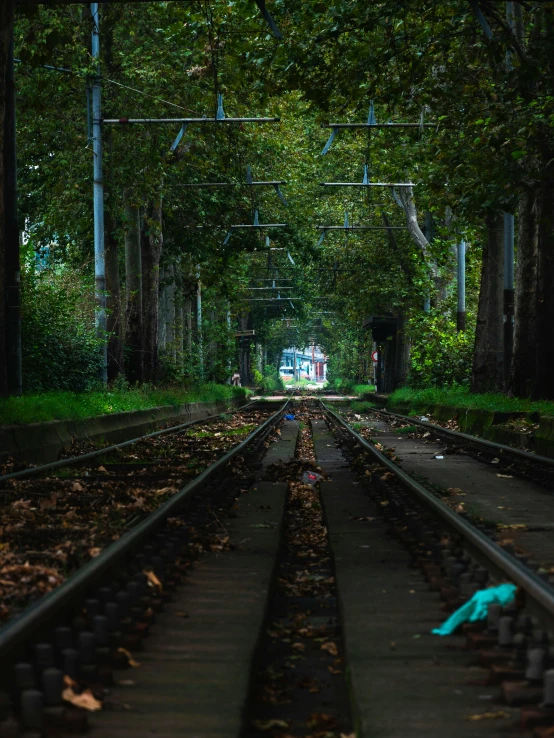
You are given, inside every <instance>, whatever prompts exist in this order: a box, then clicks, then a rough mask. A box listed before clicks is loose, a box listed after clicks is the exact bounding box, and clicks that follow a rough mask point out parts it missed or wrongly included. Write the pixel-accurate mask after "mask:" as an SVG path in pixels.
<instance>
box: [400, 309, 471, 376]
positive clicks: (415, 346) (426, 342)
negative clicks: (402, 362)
mask: <svg viewBox="0 0 554 738" xmlns="http://www.w3.org/2000/svg"><path fill="white" fill-rule="evenodd" d="M410 337H411V339H412V350H411V356H410V373H409V378H408V383H409V385H410V387H429V386H434V387H449V386H453V385H457V386H460V387H463V386H467V385H469V381H470V378H471V364H472V359H473V344H474V341H475V335H474V332H473V330H472V329H471V327H469V329H468V330H466V331H460V332H459V333H458V332H457V331H456V324H455V323H454V321H452V320H451V319H450V317H449V316H448V315H445V314H444V313H442V312H439V311H432V312H431V313H427V314H425V313H424V314H420V315H418V316H417V317H416V318H413V319H412V320H411V321H410Z"/></svg>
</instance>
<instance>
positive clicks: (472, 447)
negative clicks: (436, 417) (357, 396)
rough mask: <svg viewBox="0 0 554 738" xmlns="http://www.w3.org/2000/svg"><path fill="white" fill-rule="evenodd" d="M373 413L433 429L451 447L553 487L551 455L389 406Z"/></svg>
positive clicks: (417, 426) (437, 436)
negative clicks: (537, 452) (430, 420)
mask: <svg viewBox="0 0 554 738" xmlns="http://www.w3.org/2000/svg"><path fill="white" fill-rule="evenodd" d="M372 413H375V414H376V415H378V416H380V417H382V418H384V419H385V420H394V421H398V422H400V423H402V424H408V425H410V426H415V427H416V428H420V429H421V430H422V431H423V432H428V433H431V434H432V435H433V436H434V437H436V438H439V439H441V440H443V441H445V443H446V444H448V447H450V448H451V449H453V450H455V449H462V448H463V449H464V452H465V453H468V454H469V455H471V456H473V457H474V458H476V459H479V460H480V461H483V462H488V463H490V462H492V461H494V462H495V464H498V467H499V469H503V470H504V471H505V472H507V473H514V474H517V475H518V476H520V477H523V478H525V479H530V480H532V481H534V482H536V483H537V484H540V485H543V486H545V487H548V488H552V487H554V459H551V458H549V457H548V456H541V455H540V454H535V453H531V452H529V451H524V450H523V449H519V448H514V447H513V446H506V445H504V444H501V443H495V442H494V441H487V440H486V439H484V438H478V437H477V436H471V435H469V434H467V433H461V432H460V431H455V430H451V429H449V428H443V427H442V426H440V425H436V424H434V423H431V422H428V421H421V420H418V419H417V418H413V417H410V416H407V415H401V414H399V413H393V412H391V411H389V410H378V409H374V410H372Z"/></svg>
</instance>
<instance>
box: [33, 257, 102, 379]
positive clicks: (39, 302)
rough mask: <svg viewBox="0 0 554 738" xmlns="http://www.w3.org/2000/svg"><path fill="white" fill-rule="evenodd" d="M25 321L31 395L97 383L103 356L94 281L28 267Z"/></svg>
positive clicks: (69, 274)
mask: <svg viewBox="0 0 554 738" xmlns="http://www.w3.org/2000/svg"><path fill="white" fill-rule="evenodd" d="M21 322H22V351H23V387H24V390H25V392H29V391H31V392H33V391H35V392H36V391H44V390H69V391H72V392H80V391H83V390H87V389H90V388H91V387H93V386H94V385H95V384H96V382H97V380H98V371H99V366H100V365H99V360H100V353H99V341H98V339H97V337H96V330H95V326H94V291H93V285H92V282H91V280H89V279H87V278H84V277H82V276H81V275H79V274H76V273H75V272H73V271H71V270H69V269H67V270H66V269H63V270H60V271H58V272H55V271H53V270H47V271H43V272H39V273H36V272H35V271H34V269H33V268H29V269H27V270H26V271H24V273H23V278H22V304H21Z"/></svg>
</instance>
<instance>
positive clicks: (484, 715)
mask: <svg viewBox="0 0 554 738" xmlns="http://www.w3.org/2000/svg"><path fill="white" fill-rule="evenodd" d="M509 717H510V713H509V712H504V710H499V711H498V712H480V713H478V714H477V715H468V716H467V717H466V720H498V719H499V718H509Z"/></svg>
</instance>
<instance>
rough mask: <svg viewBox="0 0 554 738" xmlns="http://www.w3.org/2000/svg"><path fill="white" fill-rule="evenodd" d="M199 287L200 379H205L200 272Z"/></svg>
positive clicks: (197, 305) (197, 298)
mask: <svg viewBox="0 0 554 738" xmlns="http://www.w3.org/2000/svg"><path fill="white" fill-rule="evenodd" d="M196 277H197V279H198V286H197V288H196V330H197V335H198V360H199V363H200V378H201V379H203V378H204V350H203V345H202V282H201V281H200V272H197V274H196Z"/></svg>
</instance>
